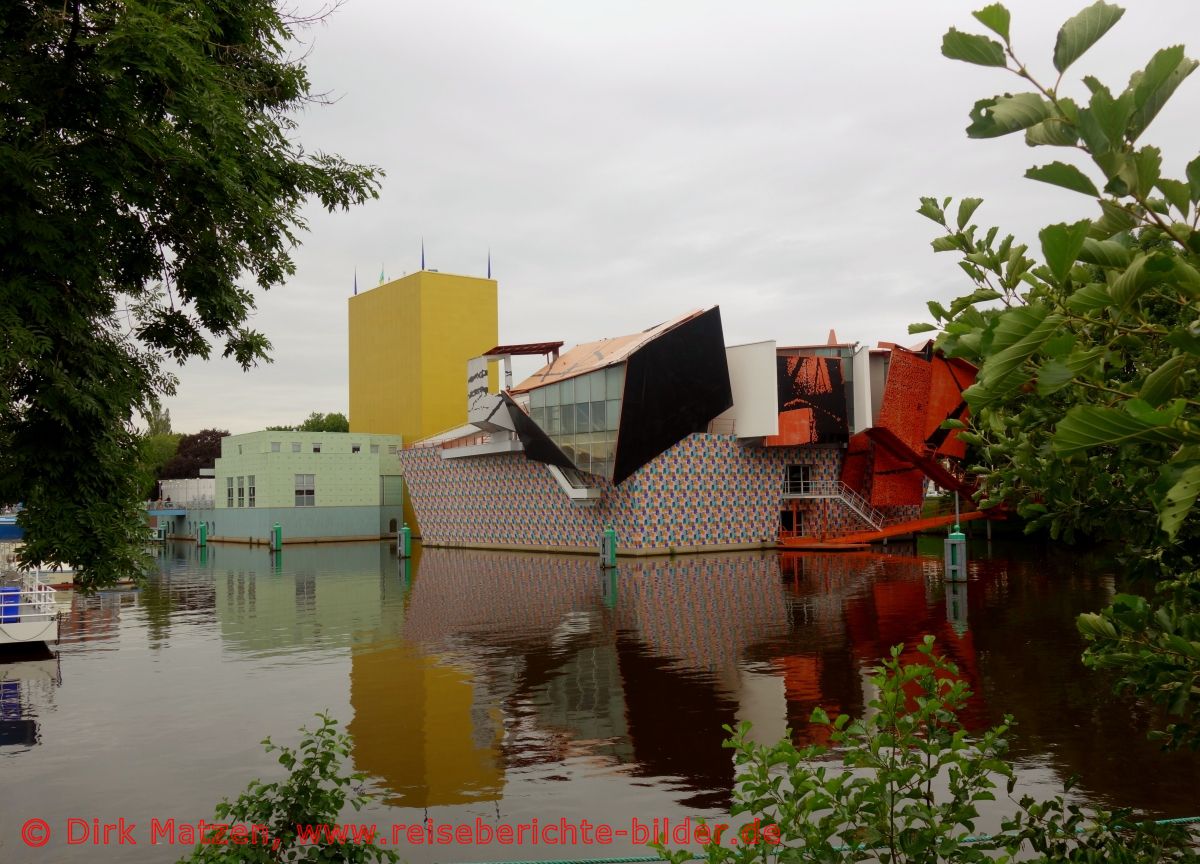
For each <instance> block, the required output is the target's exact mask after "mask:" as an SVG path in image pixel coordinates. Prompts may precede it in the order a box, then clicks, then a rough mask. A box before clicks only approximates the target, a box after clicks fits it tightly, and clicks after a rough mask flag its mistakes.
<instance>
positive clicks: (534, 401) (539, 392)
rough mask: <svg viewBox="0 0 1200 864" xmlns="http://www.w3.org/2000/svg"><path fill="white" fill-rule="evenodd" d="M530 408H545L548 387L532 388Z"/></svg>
mask: <svg viewBox="0 0 1200 864" xmlns="http://www.w3.org/2000/svg"><path fill="white" fill-rule="evenodd" d="M529 407H530V408H545V407H546V388H545V387H539V388H538V389H536V390H531V391H530V393H529Z"/></svg>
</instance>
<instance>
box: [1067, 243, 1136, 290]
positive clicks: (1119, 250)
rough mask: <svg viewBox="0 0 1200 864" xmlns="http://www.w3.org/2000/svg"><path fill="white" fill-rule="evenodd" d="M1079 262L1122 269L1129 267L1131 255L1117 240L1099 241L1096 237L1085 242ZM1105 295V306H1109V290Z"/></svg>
mask: <svg viewBox="0 0 1200 864" xmlns="http://www.w3.org/2000/svg"><path fill="white" fill-rule="evenodd" d="M1079 260H1080V261H1083V262H1085V263H1087V264H1097V265H1099V266H1101V267H1118V268H1122V267H1128V266H1129V261H1130V254H1129V249H1128V248H1127V247H1126V246H1125V244H1123V243H1119V242H1118V241H1116V240H1097V239H1095V238H1094V237H1088V238H1087V239H1086V240H1084V241H1083V248H1082V249H1080V250H1079ZM1101 287H1102V288H1103V287H1104V286H1101ZM1104 295H1105V298H1106V302H1105V304H1104V305H1106V306H1107V305H1108V302H1111V299H1112V298H1111V297H1109V296H1108V291H1107V290H1105V292H1104Z"/></svg>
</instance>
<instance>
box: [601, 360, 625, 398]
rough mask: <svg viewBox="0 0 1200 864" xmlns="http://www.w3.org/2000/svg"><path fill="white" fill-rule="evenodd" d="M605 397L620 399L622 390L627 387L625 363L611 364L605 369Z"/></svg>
mask: <svg viewBox="0 0 1200 864" xmlns="http://www.w3.org/2000/svg"><path fill="white" fill-rule="evenodd" d="M604 381H605V393H604V395H605V398H607V399H620V398H621V391H622V390H624V389H625V364H624V363H622V364H621V365H620V366H609V367H608V368H607V369H605V370H604Z"/></svg>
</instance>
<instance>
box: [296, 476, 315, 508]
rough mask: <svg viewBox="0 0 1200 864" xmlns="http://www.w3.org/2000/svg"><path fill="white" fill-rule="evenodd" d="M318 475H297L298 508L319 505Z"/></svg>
mask: <svg viewBox="0 0 1200 864" xmlns="http://www.w3.org/2000/svg"><path fill="white" fill-rule="evenodd" d="M315 481H316V475H314V474H297V475H296V506H297V507H315V506H316V503H317V486H316V482H315Z"/></svg>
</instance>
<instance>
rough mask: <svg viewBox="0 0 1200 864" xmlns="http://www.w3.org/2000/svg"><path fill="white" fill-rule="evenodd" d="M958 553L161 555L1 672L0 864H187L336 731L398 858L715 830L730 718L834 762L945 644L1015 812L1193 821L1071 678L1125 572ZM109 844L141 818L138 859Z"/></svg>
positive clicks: (1093, 684)
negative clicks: (232, 806)
mask: <svg viewBox="0 0 1200 864" xmlns="http://www.w3.org/2000/svg"><path fill="white" fill-rule="evenodd" d="M938 551H939V549H938V546H937V544H936V543H935V544H934V545H932V546H930V547H925V546H922V547H921V548H920V549H917V548H915V547H913V546H908V547H904V546H893V547H891V548H890V549H889V550H888V553H889V554H886V555H884V554H844V555H778V554H775V553H747V554H723V555H709V556H695V557H682V558H674V559H666V558H663V559H647V560H641V561H625V560H622V562H621V564H620V567H619V568H618V570H617V572H616V573H615V574H613V573H606V572H604V571H602V570H601V569H600V567H599V563H598V561H597V559H595V558H592V557H578V556H546V555H524V554H513V553H498V552H481V551H467V550H447V549H425V550H421V549H420V548H419V547H418V549H417V550H416V558H415V560H413V561H411V562H409V563H408V564H405V563H403V562H400V561H398V560H397V558H396V553H395V548H394V546H389V545H388V544H384V543H381V544H337V545H322V546H309V547H304V546H289V547H287V548H286V549H285V551H284V552H283V554H282V557H281V559H274V558H272V556H271V554H270V553H269V552H268V551H267V550H266V549H265V548H262V547H254V548H251V547H245V546H234V545H228V546H226V545H221V546H210V547H209V548H208V549H206V550H200V549H198V548H197V547H196V546H194V545H192V544H179V545H172V546H168V547H166V548H165V549H162V550H161V551H160V552H159V553H158V554H159V559H158V566H157V571H156V572H155V573H154V574H153V575H152V576H151V578H150V580H149V583H148V584H147V585H146V586H145V587H143V588H142V589H140V590H128V591H110V592H104V593H101V594H99V595H97V596H93V597H86V598H85V597H80V596H77V597H74V598H73V599H72V598H70V597H68V598H66V599H64V601H63V608H64V613H65V614H64V618H63V624H62V641H61V644H60V645H59V646H58V648H57V656H54V657H52V658H42V659H36V658H35V659H30V660H26V661H23V662H19V663H12V662H10V663H4V664H0V802H3V804H2V806H0V861H4V862H22V861H30V862H74V861H80V862H82V861H89V862H94V861H122V862H124V861H129V862H142V861H145V862H151V861H155V862H157V861H173V860H176V859H178V858H179V857H180V856H182V855H184V854H186V853H187V852H188V851H189V849H188V847H187V846H185V845H175V846H171V845H156V846H154V845H150V839H151V829H152V820H158V824H159V825H160V826H164V825H168V824H170V823H169V820H171V819H174V820H176V822H175V824H176V826H177V827H179V826H182V825H184V824H193V825H194V824H195V823H197V822H198V821H199V820H201V819H207V820H211V819H212V818H213V806H214V804H216V803H217V802H218V801H219V800H220V799H221V798H223V797H226V796H228V797H233V796H235V795H236V794H237V793H238V792H240V791H241V790H242V789H243V788H244V787H245V786H246V784H247V783H248V782H249V781H251V780H253V779H255V778H259V777H261V778H263V779H264V780H273V779H278V778H279V777H280V776H281V772H282V769H281V768H280V767H279V766H278V764H277V763H276V762H275V759H274V757H272V756H270V755H268V754H266V753H265V752H264V751H263V749H262V747H261V745H260V742H261V741H262V739H264V738H265V737H267V736H271V737H272V738H273V739H275V740H276V741H278V742H281V743H289V744H293V743H295V742H296V741H297V740H298V732H297V730H298V729H299V727H301V726H302V725H304V724H305V723H311V722H312V721H313V720H314V714H315V713H316V712H319V711H327V712H329V713H330V714H331V715H332V716H333V717H334V718H336V719H337V720H338V721H340V722H341V723H343V724H345V725H346V727H347V728H348V730H349V731H350V732H351V733H352V734H353V736H354V750H353V767H354V768H355V769H356V770H358V771H361V772H363V773H364V774H366V775H367V777H368V781H367V782H368V785H369V786H370V788H371V789H372V790H374V791H375V792H377V793H379V795H380V796H381V803H379V804H376V805H372V806H371V807H370V808H368V809H367V810H366V811H364V812H363V813H362V814H359V815H358V816H357V817H356V818H357V819H359V820H361V821H364V822H368V823H377V824H378V825H379V826H380V830H381V832H383V834H384V836H385V837H387V838H388V839H389V840H391V839H392V837H393V835H392V834H391V833H390V831H391V830H392V829H391V826H393V825H396V824H403V825H406V826H407V825H412V824H413V823H419V822H422V821H423V820H427V819H428V820H432V821H433V823H434V824H435V825H436V826H442V825H454V826H458V825H464V824H466V825H474V824H476V820H477V819H478V820H480V824H486V825H489V826H491V827H492V828H497V827H499V826H501V825H505V824H507V825H512V826H519V825H521V824H530V823H531V822H532V820H533V819H535V818H536V819H537V820H539V822H540V823H541V824H542V825H545V824H546V823H547V822H558V821H559V820H560V819H564V818H565V819H566V820H569V821H570V822H572V823H574V824H576V825H579V824H580V823H581V822H582V820H585V819H586V820H588V822H589V823H590V824H591V825H593V826H600V825H608V826H610V827H611V828H612V830H613V831H614V832H619V831H621V830H625V831H627V832H628V831H629V830H630V828H631V826H633V825H635V824H639V823H635V822H634V820H635V819H636V820H640V824H648V823H651V822H652V820H654V819H660V820H663V819H670V820H671V821H672V824H673V825H678V824H679V822H680V820H682V819H683V818H684V817H687V816H692V817H695V816H700V815H704V816H718V815H719V814H720V813H721V811H722V808H724V807H726V806H727V804H728V801H729V795H730V789H731V786H732V782H733V766H732V761H731V754H730V751H729V750H726V749H723V748H722V747H721V742H722V740H723V738H724V737H725V734H726V733H725V732H724V731H723V727H724V726H725V725H726V724H736V723H738V722H740V721H742V720H748V721H750V722H752V723H753V724H754V728H755V730H756V732H755V734H756V737H759V738H761V739H764V740H765V739H771V738H778V737H779V736H781V735H783V734H784V733H785V730H786V729H788V728H789V727H790V728H791V729H792V730H794V731H793V733H792V734H793V735H794V737H795V738H796V740H797V741H801V742H803V741H808V740H813V735H814V731H813V729H812V727H810V726H808V724H807V719H808V717H809V715H810V713H811V711H812V709H813V708H814V707H816V706H818V705H820V706H823V707H824V708H825V709H826V710H827V711H829V712H830V713H831V714H832V713H833V712H835V711H844V712H847V713H852V714H854V713H859V712H861V711H862V708H863V703H864V699H865V698H869V697H868V696H865V695H864V694H865V692H866V687H867V682H866V680H865V670H866V669H867V668H868V667H870V666H871V665H872V664H874V663H875V662H876V661H877V659H878V658H879V657H880V656H881V655H882V654H884V653H886V652H887V650H888V648H889V647H890V646H891V645H894V644H897V643H906V644H908V645H913V644H915V643H916V642H917V641H918V640H920V638H921V637H922V636H924V635H925V634H933V635H934V636H936V637H937V640H938V644H939V645H940V646H941V647H942V649H943V650H944V652H945V653H946V654H948V655H949V656H950V657H951V658H952V659H953V660H954V661H955V662H956V663H957V664H958V666H959V668H960V670H961V672H962V674H963V675H964V676H965V677H966V678H967V679H968V680H969V682H970V684H971V687H972V689H973V691H974V696H973V697H972V698H971V700H970V703H969V705H968V707H967V710H966V713H965V719H966V722H967V723H968V725H969V726H971V727H973V728H981V727H983V726H986V725H988V724H991V723H995V722H998V721H999V720H1000V719H1001V717H1002V716H1003V715H1004V714H1005V713H1011V714H1012V715H1013V716H1014V718H1015V720H1016V724H1017V726H1016V731H1015V734H1014V735H1013V736H1012V744H1013V748H1012V753H1013V756H1014V757H1015V759H1016V760H1017V762H1018V764H1019V767H1020V772H1021V780H1022V787H1023V788H1032V789H1037V790H1038V791H1040V792H1044V793H1048V794H1051V793H1054V792H1055V791H1058V790H1060V789H1061V784H1062V781H1063V780H1064V779H1065V778H1067V777H1069V776H1071V775H1078V776H1079V778H1080V783H1079V786H1078V787H1077V789H1076V792H1075V794H1076V795H1077V796H1079V797H1082V798H1084V799H1087V800H1089V801H1092V802H1095V803H1097V804H1100V805H1104V806H1133V807H1137V808H1140V809H1142V810H1144V811H1145V812H1147V813H1149V814H1152V815H1154V816H1191V815H1197V813H1196V812H1194V811H1200V804H1198V801H1200V799H1198V798H1197V796H1196V794H1195V784H1196V781H1197V778H1198V777H1200V771H1198V768H1200V763H1198V762H1197V760H1196V758H1195V757H1194V756H1186V755H1172V754H1163V753H1161V752H1159V751H1158V750H1157V749H1156V747H1155V746H1154V745H1152V744H1150V743H1148V742H1146V741H1145V739H1144V735H1145V731H1146V728H1147V725H1148V722H1149V721H1148V717H1147V712H1146V710H1145V709H1144V708H1143V707H1141V706H1138V705H1136V704H1133V703H1130V702H1127V701H1122V700H1119V699H1116V698H1114V697H1113V696H1111V695H1110V692H1109V687H1108V683H1107V681H1105V680H1104V679H1102V678H1101V677H1099V676H1098V675H1096V674H1095V673H1092V672H1089V671H1087V670H1085V669H1084V668H1083V667H1082V666H1081V664H1080V662H1079V654H1080V651H1081V648H1082V645H1081V640H1080V638H1079V637H1078V635H1077V633H1076V631H1075V628H1074V624H1073V618H1074V616H1075V615H1076V614H1078V613H1079V612H1082V611H1087V610H1094V609H1096V608H1099V607H1100V606H1102V605H1103V604H1104V603H1105V602H1106V601H1107V600H1108V599H1109V598H1110V597H1111V596H1112V594H1113V593H1114V591H1115V590H1117V588H1116V584H1117V583H1116V580H1115V579H1114V576H1113V574H1112V572H1111V570H1110V568H1108V567H1106V565H1105V564H1104V563H1103V562H1101V561H1097V560H1090V559H1087V558H1081V557H1079V556H1078V555H1077V554H1076V553H1070V552H1053V553H1052V552H1051V551H1047V550H1043V549H1040V548H1031V547H1028V546H1014V547H1010V548H1007V549H1005V548H1002V547H1000V546H997V547H996V548H994V549H990V550H988V549H987V548H986V547H983V546H979V547H977V548H973V550H972V555H973V561H972V564H971V572H970V577H971V578H970V581H969V583H968V584H967V585H966V586H965V589H963V590H961V591H960V592H952V593H951V594H950V595H948V594H947V586H946V585H945V584H944V583H943V582H942V579H941V564H940V560H939V559H938V558H937V557H936V554H937V553H938ZM922 553H927V554H922ZM1001 797H1003V796H1001ZM993 815H994V814H993ZM31 819H40V820H44V821H45V827H47V828H48V829H49V831H50V839H49V842H48V845H46V846H45V847H44V848H41V849H31V848H29V847H28V846H27V845H26V844H25V843H24V842H23V841H22V839H21V828H22V826H23V825H25V824H26V823H27V820H31ZM72 819H74V820H86V823H87V824H88V826H89V830H87V831H85V830H84V829H83V827H82V826H83V824H84V823H82V822H74V823H70V826H69V825H68V820H72ZM93 820H99V823H100V824H104V823H114V824H121V821H120V820H124V825H125V827H126V829H127V830H126V834H125V836H124V842H123V843H122V845H117V844H118V843H119V842H121V841H122V838H121V836H120V834H119V832H118V831H114V832H112V833H111V834H110V836H109V838H108V843H107V844H105V843H104V842H103V841H104V838H103V836H100V837H97V836H96V832H95V825H96V823H95V822H94V821H93ZM131 824H132V826H133V827H132V828H130V827H129V826H130V825H131ZM69 827H71V831H68V828H69ZM514 830H515V828H514ZM406 833H407V832H406V831H405V830H403V829H402V830H401V834H406ZM180 836H182V831H181V830H180V833H179V835H177V840H178V839H179V837H180ZM526 837H527V838H528V835H526ZM159 839H160V840H162V839H164V837H163V836H162V835H160V837H159ZM165 839H169V838H165ZM130 840H132V841H134V842H136V844H137V845H136V846H134V845H130V843H129V841H130ZM68 841H80V842H68ZM400 851H401V854H402V857H403V858H404V859H405V860H409V861H416V862H425V861H464V862H465V861H484V860H504V859H508V860H513V859H545V858H571V857H576V858H579V857H606V856H618V855H628V854H645V850H644V849H642V848H639V847H638V846H637V845H635V844H634V843H633V838H632V837H627V838H624V839H623V838H622V837H621V835H620V834H617V835H616V836H615V837H614V841H613V842H612V843H611V845H606V846H593V847H591V848H587V849H574V850H570V849H563V848H562V847H560V846H548V845H544V844H542V845H537V846H534V845H531V844H529V843H528V842H527V843H526V844H524V845H522V846H521V847H520V848H516V847H513V846H501V845H496V844H493V845H491V846H475V845H459V846H428V845H410V844H409V843H408V842H407V841H405V844H404V845H403V848H401V849H400Z"/></svg>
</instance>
